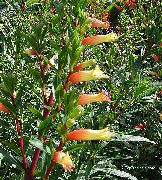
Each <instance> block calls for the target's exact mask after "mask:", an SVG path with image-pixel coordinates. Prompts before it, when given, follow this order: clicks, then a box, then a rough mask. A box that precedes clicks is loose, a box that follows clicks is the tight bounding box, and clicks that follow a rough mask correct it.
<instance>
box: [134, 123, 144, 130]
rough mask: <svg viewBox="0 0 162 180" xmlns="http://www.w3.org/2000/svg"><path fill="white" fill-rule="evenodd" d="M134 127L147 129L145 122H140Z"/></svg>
mask: <svg viewBox="0 0 162 180" xmlns="http://www.w3.org/2000/svg"><path fill="white" fill-rule="evenodd" d="M134 128H135V129H137V130H144V129H146V126H145V124H141V123H140V124H138V125H136V126H135V127H134Z"/></svg>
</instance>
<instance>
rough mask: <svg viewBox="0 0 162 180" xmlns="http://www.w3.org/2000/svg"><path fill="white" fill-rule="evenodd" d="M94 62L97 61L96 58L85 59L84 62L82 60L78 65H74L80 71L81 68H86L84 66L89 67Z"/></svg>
mask: <svg viewBox="0 0 162 180" xmlns="http://www.w3.org/2000/svg"><path fill="white" fill-rule="evenodd" d="M94 63H95V60H94V59H91V60H90V61H84V62H82V63H79V64H77V65H76V66H75V67H74V69H75V70H78V71H79V70H82V69H84V68H86V67H89V66H92V65H94Z"/></svg>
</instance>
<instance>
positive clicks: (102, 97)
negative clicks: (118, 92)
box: [78, 92, 111, 105]
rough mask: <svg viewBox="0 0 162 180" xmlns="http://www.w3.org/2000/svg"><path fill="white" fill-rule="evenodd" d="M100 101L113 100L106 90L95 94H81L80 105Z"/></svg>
mask: <svg viewBox="0 0 162 180" xmlns="http://www.w3.org/2000/svg"><path fill="white" fill-rule="evenodd" d="M99 101H108V102H111V97H110V96H106V94H105V93H104V92H101V93H99V94H93V95H90V94H81V95H79V101H78V105H85V104H89V103H92V102H99Z"/></svg>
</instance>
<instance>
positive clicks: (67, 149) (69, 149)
mask: <svg viewBox="0 0 162 180" xmlns="http://www.w3.org/2000/svg"><path fill="white" fill-rule="evenodd" d="M85 146H86V144H75V145H71V146H70V147H67V148H66V151H68V152H73V151H77V150H80V149H81V148H83V147H85Z"/></svg>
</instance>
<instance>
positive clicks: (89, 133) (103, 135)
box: [67, 128, 115, 141]
mask: <svg viewBox="0 0 162 180" xmlns="http://www.w3.org/2000/svg"><path fill="white" fill-rule="evenodd" d="M114 135H115V133H114V132H111V131H110V130H109V129H108V128H105V129H102V130H92V129H79V130H74V131H71V132H70V133H68V134H67V139H69V140H83V141H84V140H110V139H111V138H112V137H113V136H114Z"/></svg>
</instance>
